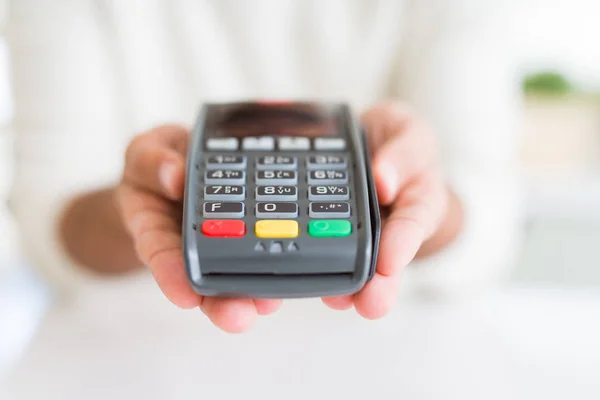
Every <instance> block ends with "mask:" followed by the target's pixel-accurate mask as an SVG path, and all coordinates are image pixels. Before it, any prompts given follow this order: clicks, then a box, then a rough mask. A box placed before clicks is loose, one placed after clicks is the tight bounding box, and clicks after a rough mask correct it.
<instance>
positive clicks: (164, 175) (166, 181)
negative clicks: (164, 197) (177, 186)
mask: <svg viewBox="0 0 600 400" xmlns="http://www.w3.org/2000/svg"><path fill="white" fill-rule="evenodd" d="M176 168H177V167H176V166H175V164H173V163H165V164H163V165H162V166H161V167H160V170H159V171H158V179H159V180H160V184H161V185H162V187H163V188H165V189H166V190H171V182H172V180H173V176H174V174H175V169H176Z"/></svg>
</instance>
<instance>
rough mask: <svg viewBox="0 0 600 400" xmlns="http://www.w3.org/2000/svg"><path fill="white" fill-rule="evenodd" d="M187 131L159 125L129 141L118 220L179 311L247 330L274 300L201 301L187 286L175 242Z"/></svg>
mask: <svg viewBox="0 0 600 400" xmlns="http://www.w3.org/2000/svg"><path fill="white" fill-rule="evenodd" d="M189 137H190V135H189V132H188V131H187V130H186V129H184V128H182V127H179V126H161V127H158V128H155V129H152V130H151V131H149V132H147V133H144V134H141V135H139V136H137V137H136V138H134V139H133V140H132V141H131V143H130V144H129V146H128V149H127V152H126V156H125V170H124V172H123V178H122V181H121V183H120V184H119V186H118V188H117V190H116V200H117V205H118V208H119V211H120V215H121V218H122V219H123V222H124V224H125V227H126V228H127V230H128V232H129V234H130V235H131V237H132V239H133V242H134V244H135V251H136V254H137V256H138V258H139V259H140V261H141V262H142V263H143V264H144V265H147V266H148V267H149V268H150V270H151V271H152V274H153V276H154V279H155V280H156V282H157V284H158V286H159V287H160V289H161V290H162V292H163V293H164V295H165V296H166V297H167V298H168V299H169V300H170V301H171V302H173V303H174V304H175V305H177V306H179V307H181V308H187V309H189V308H195V307H199V308H200V309H201V310H202V311H203V312H204V314H206V315H207V316H208V317H209V318H210V320H211V321H212V322H213V323H214V324H215V325H216V326H218V327H219V328H221V329H223V330H224V331H227V332H231V333H238V332H243V331H246V330H247V329H249V328H250V327H251V326H252V325H253V323H254V321H255V319H256V318H257V316H258V315H268V314H272V313H274V312H275V311H277V309H278V308H279V307H280V305H281V301H280V300H258V299H257V300H251V299H229V298H217V297H202V296H200V295H198V294H196V293H195V292H194V291H193V290H192V288H191V286H190V285H189V283H188V281H187V276H186V273H185V269H184V263H183V254H182V239H181V220H182V199H183V192H184V184H185V169H186V155H187V148H188V143H189Z"/></svg>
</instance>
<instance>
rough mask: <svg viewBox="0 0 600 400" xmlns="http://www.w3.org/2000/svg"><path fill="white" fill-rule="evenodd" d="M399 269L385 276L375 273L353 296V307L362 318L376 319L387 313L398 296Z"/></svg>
mask: <svg viewBox="0 0 600 400" xmlns="http://www.w3.org/2000/svg"><path fill="white" fill-rule="evenodd" d="M399 287H400V269H397V270H395V271H394V272H393V273H392V274H391V275H388V276H385V275H381V274H379V273H375V275H374V276H373V279H371V280H370V281H369V282H368V283H367V284H366V285H365V287H364V288H363V289H362V290H361V291H360V292H359V293H357V294H356V296H355V297H354V308H356V311H357V312H358V313H359V314H360V315H361V316H362V317H364V318H367V319H378V318H382V317H384V316H385V315H387V314H388V313H389V312H390V310H391V309H392V308H393V306H394V304H395V303H396V299H397V298H398V290H399Z"/></svg>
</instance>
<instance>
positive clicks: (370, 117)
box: [361, 101, 413, 150]
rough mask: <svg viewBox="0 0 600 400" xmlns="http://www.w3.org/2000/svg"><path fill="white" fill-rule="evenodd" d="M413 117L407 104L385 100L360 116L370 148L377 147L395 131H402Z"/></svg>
mask: <svg viewBox="0 0 600 400" xmlns="http://www.w3.org/2000/svg"><path fill="white" fill-rule="evenodd" d="M412 118H413V112H412V111H411V109H410V108H409V106H408V105H407V104H405V103H402V102H399V101H385V102H381V103H379V104H377V105H375V106H374V107H371V108H370V109H368V110H367V111H366V112H365V113H363V115H362V116H361V124H362V126H363V127H364V128H365V130H366V131H367V141H368V143H369V148H370V149H371V150H374V149H378V148H379V147H381V146H382V144H383V143H384V142H386V141H387V140H388V139H389V138H390V137H391V136H392V135H394V133H395V132H398V131H402V129H403V127H404V125H405V124H407V123H408V122H410V120H411V119H412Z"/></svg>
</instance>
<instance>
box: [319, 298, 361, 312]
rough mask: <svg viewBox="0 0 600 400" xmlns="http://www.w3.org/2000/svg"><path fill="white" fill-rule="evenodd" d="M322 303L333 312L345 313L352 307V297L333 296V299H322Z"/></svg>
mask: <svg viewBox="0 0 600 400" xmlns="http://www.w3.org/2000/svg"><path fill="white" fill-rule="evenodd" d="M322 300H323V303H325V305H326V306H327V307H329V308H331V309H333V310H338V311H345V310H349V309H350V308H352V306H353V305H354V296H351V295H348V296H334V297H324V298H323V299H322Z"/></svg>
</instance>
